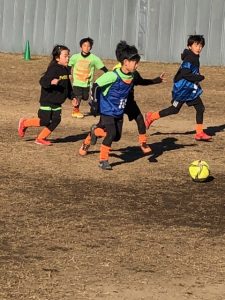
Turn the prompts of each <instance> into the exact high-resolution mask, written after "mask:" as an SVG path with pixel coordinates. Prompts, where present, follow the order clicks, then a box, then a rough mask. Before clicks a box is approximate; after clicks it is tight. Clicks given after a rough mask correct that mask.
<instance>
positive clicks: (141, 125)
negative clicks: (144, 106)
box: [124, 97, 146, 134]
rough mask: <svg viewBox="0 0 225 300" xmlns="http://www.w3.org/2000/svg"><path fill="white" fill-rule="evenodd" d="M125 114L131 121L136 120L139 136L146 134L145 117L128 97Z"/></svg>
mask: <svg viewBox="0 0 225 300" xmlns="http://www.w3.org/2000/svg"><path fill="white" fill-rule="evenodd" d="M124 113H125V114H127V116H128V119H129V121H132V120H135V122H136V123H137V127H138V133H139V134H146V127H145V122H144V117H143V115H142V113H141V111H140V108H139V107H138V105H137V102H136V101H135V100H134V99H131V98H129V97H128V100H127V104H126V107H125V110H124Z"/></svg>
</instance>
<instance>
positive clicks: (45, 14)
mask: <svg viewBox="0 0 225 300" xmlns="http://www.w3.org/2000/svg"><path fill="white" fill-rule="evenodd" d="M224 17H225V0H0V28H1V33H0V51H2V52H23V50H24V46H25V41H26V40H29V41H30V46H31V53H32V54H49V53H50V52H51V50H52V48H53V46H54V45H55V44H56V43H63V44H66V45H67V46H68V47H69V48H70V49H71V51H72V52H79V50H80V49H79V41H80V39H81V38H83V37H86V36H90V37H92V38H93V39H94V42H95V43H94V48H93V53H96V54H97V55H99V56H100V57H102V58H115V55H114V50H115V47H116V44H117V43H118V42H119V41H120V40H121V39H125V40H127V41H128V42H129V43H132V44H135V45H136V46H137V47H138V49H139V51H140V52H141V54H142V55H143V58H144V59H146V60H150V61H161V62H179V61H180V53H181V52H182V50H183V49H184V47H185V46H186V40H187V37H188V35H189V34H194V33H197V34H204V36H205V39H206V46H205V49H204V50H203V52H202V56H201V61H202V63H203V64H207V65H225V52H224V49H225V37H224V27H225V20H224Z"/></svg>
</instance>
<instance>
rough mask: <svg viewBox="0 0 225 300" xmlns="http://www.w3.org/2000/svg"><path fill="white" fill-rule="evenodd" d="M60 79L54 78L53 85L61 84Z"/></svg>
mask: <svg viewBox="0 0 225 300" xmlns="http://www.w3.org/2000/svg"><path fill="white" fill-rule="evenodd" d="M59 81H60V79H57V78H54V79H52V81H51V85H57V84H58V83H59Z"/></svg>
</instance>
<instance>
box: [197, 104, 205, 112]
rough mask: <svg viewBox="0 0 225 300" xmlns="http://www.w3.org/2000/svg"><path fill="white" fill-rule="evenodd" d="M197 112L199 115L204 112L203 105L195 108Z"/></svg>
mask: <svg viewBox="0 0 225 300" xmlns="http://www.w3.org/2000/svg"><path fill="white" fill-rule="evenodd" d="M197 111H198V112H199V113H202V114H203V113H204V111H205V106H204V104H202V105H201V106H199V107H198V108H197Z"/></svg>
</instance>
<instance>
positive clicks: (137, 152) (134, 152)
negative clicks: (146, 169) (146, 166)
mask: <svg viewBox="0 0 225 300" xmlns="http://www.w3.org/2000/svg"><path fill="white" fill-rule="evenodd" d="M115 152H120V153H121V154H116V153H115ZM110 156H111V157H116V158H119V159H121V161H118V162H114V163H111V166H112V167H115V166H118V165H121V164H124V163H130V162H133V161H135V160H138V159H140V158H142V157H143V156H145V155H144V154H143V153H142V151H141V149H140V147H138V146H132V147H131V146H129V147H126V148H120V149H117V150H113V151H112V152H111V153H110Z"/></svg>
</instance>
